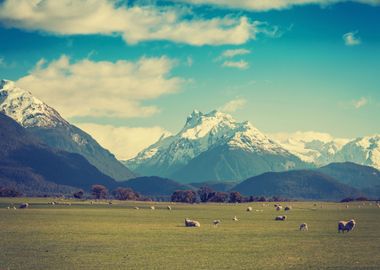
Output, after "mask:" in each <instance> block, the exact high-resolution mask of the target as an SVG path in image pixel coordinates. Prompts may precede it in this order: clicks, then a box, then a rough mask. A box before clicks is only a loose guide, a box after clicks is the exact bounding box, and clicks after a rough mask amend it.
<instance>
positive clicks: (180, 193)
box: [171, 190, 197, 203]
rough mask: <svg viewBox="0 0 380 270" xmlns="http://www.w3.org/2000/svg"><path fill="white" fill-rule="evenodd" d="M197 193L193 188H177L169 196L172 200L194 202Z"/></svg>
mask: <svg viewBox="0 0 380 270" xmlns="http://www.w3.org/2000/svg"><path fill="white" fill-rule="evenodd" d="M196 200H197V194H196V193H195V192H194V191H193V190H177V191H175V192H174V193H173V195H172V197H171V201H172V202H183V203H195V202H196Z"/></svg>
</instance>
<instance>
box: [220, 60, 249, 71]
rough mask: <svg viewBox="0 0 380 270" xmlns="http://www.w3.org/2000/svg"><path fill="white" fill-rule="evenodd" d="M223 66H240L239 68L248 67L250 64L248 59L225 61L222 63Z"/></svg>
mask: <svg viewBox="0 0 380 270" xmlns="http://www.w3.org/2000/svg"><path fill="white" fill-rule="evenodd" d="M222 66H223V67H230V68H238V69H247V68H248V67H249V64H248V62H247V61H244V60H240V61H224V62H223V64H222Z"/></svg>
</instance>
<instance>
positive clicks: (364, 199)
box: [356, 196, 369, 202]
mask: <svg viewBox="0 0 380 270" xmlns="http://www.w3.org/2000/svg"><path fill="white" fill-rule="evenodd" d="M356 201H360V202H364V201H369V199H368V198H367V197H364V196H361V197H357V198H356Z"/></svg>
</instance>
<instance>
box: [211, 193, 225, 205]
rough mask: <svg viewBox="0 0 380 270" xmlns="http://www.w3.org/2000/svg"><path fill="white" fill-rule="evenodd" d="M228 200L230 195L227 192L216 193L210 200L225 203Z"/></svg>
mask: <svg viewBox="0 0 380 270" xmlns="http://www.w3.org/2000/svg"><path fill="white" fill-rule="evenodd" d="M227 200H228V193H226V192H214V193H213V196H212V197H211V198H210V199H209V202H219V203H224V202H226V201H227Z"/></svg>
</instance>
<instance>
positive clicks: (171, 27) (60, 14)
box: [0, 0, 271, 46]
mask: <svg viewBox="0 0 380 270" xmlns="http://www.w3.org/2000/svg"><path fill="white" fill-rule="evenodd" d="M0 21H1V23H2V24H3V25H5V26H6V27H14V28H20V29H26V30H37V31H44V32H48V33H54V34H59V35H78V34H103V35H115V34H116V35H120V36H122V38H123V39H124V40H125V41H126V42H127V43H131V44H134V43H138V42H142V41H148V40H169V41H173V42H178V43H187V44H191V45H195V46H202V45H222V44H235V45H236V44H243V43H245V42H247V41H248V40H249V39H255V38H256V35H257V34H258V33H263V34H265V35H270V34H271V33H270V32H271V31H268V29H267V27H263V24H261V23H260V22H257V21H256V22H251V21H250V20H249V19H248V18H247V17H245V16H241V17H232V16H226V17H216V18H209V19H205V18H199V17H196V16H195V15H194V14H193V13H191V12H186V9H181V8H180V7H179V6H177V5H174V6H154V5H148V6H138V5H132V6H131V5H126V4H122V3H121V2H120V1H117V0H82V1H72V0H59V1H57V0H33V1H30V0H5V1H4V2H3V3H1V4H0Z"/></svg>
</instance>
